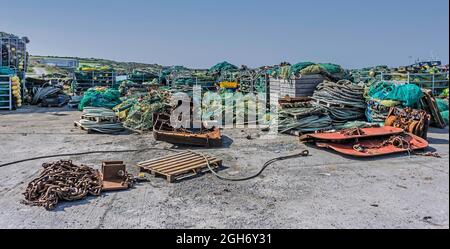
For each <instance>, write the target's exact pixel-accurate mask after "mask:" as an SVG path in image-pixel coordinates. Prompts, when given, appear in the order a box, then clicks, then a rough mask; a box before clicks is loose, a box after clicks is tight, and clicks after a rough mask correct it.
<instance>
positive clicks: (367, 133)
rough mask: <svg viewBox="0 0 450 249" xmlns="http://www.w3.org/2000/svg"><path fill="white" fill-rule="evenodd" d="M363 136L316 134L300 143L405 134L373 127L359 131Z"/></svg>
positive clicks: (334, 133)
mask: <svg viewBox="0 0 450 249" xmlns="http://www.w3.org/2000/svg"><path fill="white" fill-rule="evenodd" d="M359 130H360V131H361V134H355V135H347V134H345V133H342V132H330V133H326V132H324V133H316V134H307V135H304V136H302V137H300V141H302V142H308V141H345V140H352V139H353V140H354V139H361V138H370V137H380V136H392V135H398V134H401V133H403V132H404V130H403V129H402V128H396V127H391V126H383V127H372V128H361V129H359Z"/></svg>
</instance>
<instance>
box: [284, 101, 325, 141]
mask: <svg viewBox="0 0 450 249" xmlns="http://www.w3.org/2000/svg"><path fill="white" fill-rule="evenodd" d="M295 106H296V107H295V108H284V109H282V110H280V111H279V117H278V118H279V124H278V130H279V131H280V133H290V134H295V135H300V134H304V133H307V132H316V131H323V130H331V129H332V128H333V127H332V120H331V118H330V116H329V115H328V113H327V110H326V109H325V108H322V107H320V106H313V105H312V104H311V103H309V102H306V103H297V104H296V105H295Z"/></svg>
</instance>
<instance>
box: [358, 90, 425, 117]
mask: <svg viewBox="0 0 450 249" xmlns="http://www.w3.org/2000/svg"><path fill="white" fill-rule="evenodd" d="M422 97H423V92H422V90H421V89H420V87H418V86H417V85H414V84H407V85H401V84H396V83H393V82H386V81H375V82H373V83H372V84H370V85H368V86H367V87H366V92H365V98H366V99H367V110H366V117H367V120H368V121H369V122H376V123H382V122H384V121H385V120H386V118H387V115H388V113H389V110H390V108H391V107H400V108H402V107H414V106H416V105H417V104H418V103H419V101H420V99H421V98H422Z"/></svg>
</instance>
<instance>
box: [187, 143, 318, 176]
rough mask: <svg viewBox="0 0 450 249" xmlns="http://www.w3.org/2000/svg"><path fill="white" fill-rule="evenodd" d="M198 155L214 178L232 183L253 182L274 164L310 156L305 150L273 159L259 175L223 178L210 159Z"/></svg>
mask: <svg viewBox="0 0 450 249" xmlns="http://www.w3.org/2000/svg"><path fill="white" fill-rule="evenodd" d="M194 153H195V152H194ZM196 154H198V155H201V156H202V157H204V158H205V161H206V165H207V166H208V168H209V170H210V171H211V173H212V174H213V175H214V176H216V177H217V178H219V179H220V180H224V181H232V182H243V181H248V180H251V179H254V178H256V177H258V176H260V175H261V174H262V173H263V172H264V171H265V170H266V169H267V167H269V166H270V165H271V164H273V163H275V162H278V161H284V160H288V159H293V158H298V157H307V156H309V151H308V150H304V151H302V152H301V153H299V154H295V155H290V156H282V157H277V158H274V159H271V160H269V161H267V162H266V163H265V164H264V166H263V167H262V168H261V170H260V171H259V172H258V173H257V174H255V175H252V176H249V177H245V178H228V177H224V176H221V175H219V174H217V172H215V171H214V169H213V168H212V167H211V165H210V164H209V160H208V158H207V157H206V156H205V155H203V154H200V153H196Z"/></svg>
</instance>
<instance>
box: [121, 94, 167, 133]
mask: <svg viewBox="0 0 450 249" xmlns="http://www.w3.org/2000/svg"><path fill="white" fill-rule="evenodd" d="M169 106H170V93H169V92H167V91H161V90H151V91H150V92H148V93H147V94H145V95H138V96H133V97H129V98H128V99H126V100H125V101H124V102H123V103H121V104H120V105H117V106H116V107H114V109H113V110H114V111H115V112H116V113H117V115H118V117H119V118H120V119H121V120H123V121H124V122H123V124H124V126H125V127H127V128H129V129H132V130H138V131H149V130H152V128H153V113H157V112H164V111H165V110H166V109H167V108H168V107H169Z"/></svg>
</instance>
